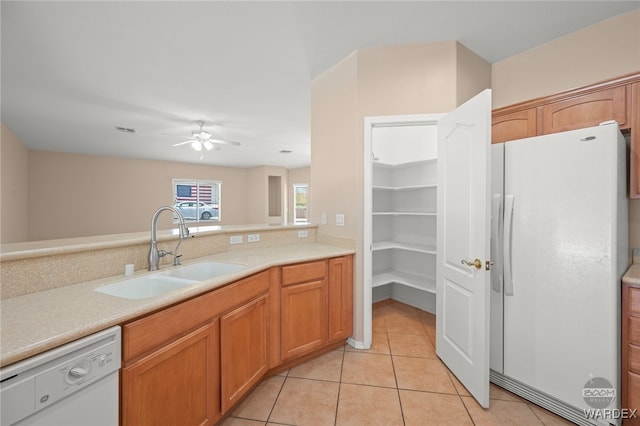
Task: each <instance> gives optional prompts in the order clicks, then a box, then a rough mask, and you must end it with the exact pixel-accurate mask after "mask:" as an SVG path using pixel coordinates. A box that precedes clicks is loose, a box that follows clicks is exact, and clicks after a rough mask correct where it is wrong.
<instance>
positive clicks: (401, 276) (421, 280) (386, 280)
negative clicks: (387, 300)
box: [372, 270, 436, 294]
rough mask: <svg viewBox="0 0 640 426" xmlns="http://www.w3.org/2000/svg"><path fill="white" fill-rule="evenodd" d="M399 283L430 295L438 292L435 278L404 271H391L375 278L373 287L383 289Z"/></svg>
mask: <svg viewBox="0 0 640 426" xmlns="http://www.w3.org/2000/svg"><path fill="white" fill-rule="evenodd" d="M391 283H398V284H402V285H406V286H408V287H413V288H417V289H419V290H423V291H426V292H428V293H434V294H435V292H436V280H435V278H434V277H427V276H423V275H416V274H411V273H408V272H404V271H397V270H390V271H387V272H384V273H382V274H376V275H374V276H373V282H372V286H373V287H381V286H383V285H387V284H391Z"/></svg>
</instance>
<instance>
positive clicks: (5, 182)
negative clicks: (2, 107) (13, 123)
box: [0, 124, 29, 243]
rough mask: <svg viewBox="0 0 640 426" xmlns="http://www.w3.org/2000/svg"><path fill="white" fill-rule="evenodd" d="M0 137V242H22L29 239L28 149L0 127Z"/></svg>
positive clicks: (9, 131) (8, 130) (8, 131)
mask: <svg viewBox="0 0 640 426" xmlns="http://www.w3.org/2000/svg"><path fill="white" fill-rule="evenodd" d="M1 126H2V134H1V135H0V185H1V187H2V192H1V193H0V197H1V198H0V241H2V242H7V243H10V242H16V241H25V240H26V239H27V238H28V236H29V226H28V219H27V213H26V212H27V207H28V198H27V194H28V186H27V185H28V178H29V175H28V163H29V150H28V149H27V147H26V146H24V145H23V144H22V142H20V140H18V138H17V137H16V136H15V135H14V134H13V132H12V131H11V130H10V129H8V128H7V127H5V126H4V124H1Z"/></svg>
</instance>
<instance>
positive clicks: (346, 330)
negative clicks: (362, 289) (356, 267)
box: [329, 256, 353, 340]
mask: <svg viewBox="0 0 640 426" xmlns="http://www.w3.org/2000/svg"><path fill="white" fill-rule="evenodd" d="M352 332H353V256H345V257H338V258H335V259H330V260H329V340H341V339H346V338H347V337H349V336H351V333H352Z"/></svg>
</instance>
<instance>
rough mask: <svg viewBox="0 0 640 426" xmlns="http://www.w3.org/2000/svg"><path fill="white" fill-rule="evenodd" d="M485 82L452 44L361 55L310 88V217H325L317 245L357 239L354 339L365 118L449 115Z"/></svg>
mask: <svg viewBox="0 0 640 426" xmlns="http://www.w3.org/2000/svg"><path fill="white" fill-rule="evenodd" d="M463 67H470V68H473V69H465V70H464V71H463V70H462V69H461V68H463ZM489 84H490V65H489V64H488V63H486V62H484V61H482V60H480V59H479V58H478V57H477V55H475V54H473V53H472V52H470V51H468V49H466V48H465V47H464V46H461V45H460V44H458V43H456V42H453V41H452V42H442V43H431V44H419V45H410V46H392V47H381V48H371V49H363V50H359V51H356V52H354V53H352V54H351V55H349V56H348V57H346V58H345V59H344V60H342V61H341V62H339V63H338V64H336V65H335V66H334V67H333V68H331V69H330V70H328V71H326V72H325V73H323V74H322V75H320V76H319V77H317V78H316V79H314V81H313V82H312V86H311V184H312V185H313V191H311V203H312V206H313V209H312V216H311V217H312V220H313V222H315V223H321V215H322V213H326V214H327V219H328V223H327V224H326V225H320V227H319V228H318V240H319V241H322V240H324V239H326V240H331V241H335V239H348V240H352V241H354V245H355V248H356V252H357V255H356V259H355V286H354V290H355V291H354V300H355V304H354V338H355V339H356V340H358V341H361V340H362V339H363V337H364V329H363V323H362V318H363V313H362V311H363V305H362V302H363V291H364V285H363V271H362V253H363V247H362V242H363V238H364V235H363V234H364V229H363V227H362V220H363V214H364V213H363V203H364V201H363V194H364V185H363V161H364V160H363V158H364V157H363V156H364V153H363V149H364V148H363V120H364V117H366V116H375V115H399V114H429V113H442V112H447V111H450V110H452V109H453V108H455V107H456V106H457V102H458V99H465V98H468V97H471V95H472V93H471V92H472V91H475V93H478V92H480V91H481V90H482V89H485V88H487V87H489ZM475 93H473V94H475ZM336 213H343V214H344V215H345V226H344V227H338V226H336V225H335V214H336Z"/></svg>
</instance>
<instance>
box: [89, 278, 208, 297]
mask: <svg viewBox="0 0 640 426" xmlns="http://www.w3.org/2000/svg"><path fill="white" fill-rule="evenodd" d="M196 282H197V281H196V280H186V279H183V278H175V277H170V276H167V275H161V274H153V275H146V276H141V277H137V278H130V279H126V280H123V281H118V282H115V283H113V284H107V285H104V286H102V287H98V288H96V289H95V291H97V292H99V293H104V294H110V295H111V296H116V297H122V298H124V299H147V298H149V297H153V296H159V295H161V294H164V293H168V292H170V291H173V290H178V289H180V288H184V287H187V286H190V285H192V284H194V283H196Z"/></svg>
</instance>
